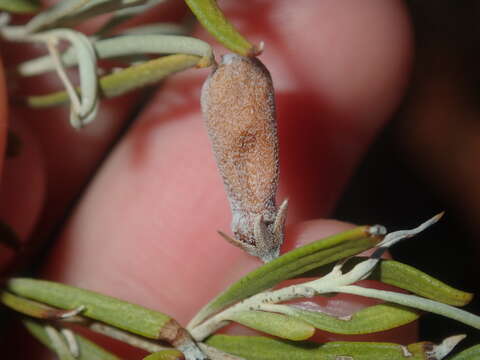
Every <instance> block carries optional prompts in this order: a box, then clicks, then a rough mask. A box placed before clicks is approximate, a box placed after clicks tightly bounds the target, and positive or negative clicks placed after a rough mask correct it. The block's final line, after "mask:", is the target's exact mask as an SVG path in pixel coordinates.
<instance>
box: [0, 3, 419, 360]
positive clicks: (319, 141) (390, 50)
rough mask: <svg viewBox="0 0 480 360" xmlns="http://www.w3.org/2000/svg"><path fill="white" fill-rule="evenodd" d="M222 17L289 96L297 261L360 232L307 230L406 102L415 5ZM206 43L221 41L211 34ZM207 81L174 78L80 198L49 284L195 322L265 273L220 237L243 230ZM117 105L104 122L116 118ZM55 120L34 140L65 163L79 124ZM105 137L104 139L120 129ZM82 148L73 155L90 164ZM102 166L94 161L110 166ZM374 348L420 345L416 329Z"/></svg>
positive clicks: (287, 156)
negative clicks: (215, 143)
mask: <svg viewBox="0 0 480 360" xmlns="http://www.w3.org/2000/svg"><path fill="white" fill-rule="evenodd" d="M220 6H222V8H224V9H225V10H226V14H227V16H228V17H229V18H231V19H233V20H234V21H238V24H239V29H240V31H241V32H242V33H243V34H244V35H246V36H247V38H249V39H250V40H251V41H254V42H258V41H259V40H264V41H265V43H266V49H265V53H264V54H263V55H262V56H261V60H262V62H263V63H264V64H266V66H267V67H268V68H269V70H270V71H271V73H272V78H273V81H274V84H275V86H276V100H277V112H278V121H279V132H280V156H281V170H280V171H281V175H280V179H281V180H280V182H281V190H280V194H279V195H278V197H277V201H278V200H279V199H284V198H285V197H287V196H288V198H289V199H290V204H291V207H290V209H289V215H288V219H287V221H288V223H289V224H290V225H289V226H288V227H287V234H286V243H285V246H284V249H291V248H292V247H295V246H297V245H298V244H299V243H302V244H304V243H307V242H310V241H313V240H316V239H319V238H321V237H323V236H326V235H329V234H333V233H336V232H338V231H341V230H343V229H345V227H346V226H349V225H347V224H343V223H339V222H333V221H330V220H313V221H309V222H308V223H304V222H303V221H305V220H308V219H312V218H321V217H325V216H326V215H328V211H329V210H331V209H332V207H333V206H334V203H335V201H336V199H337V198H338V196H339V195H340V193H341V191H342V189H343V187H344V185H345V183H346V182H347V181H348V177H349V175H350V174H351V173H352V171H353V170H354V168H355V166H356V165H357V164H358V162H359V160H360V159H361V155H362V154H363V153H364V152H365V149H366V147H367V145H368V144H369V143H370V142H371V140H372V138H373V136H374V135H375V133H376V132H377V130H378V129H379V128H380V127H381V126H382V125H383V124H384V123H385V121H387V120H388V117H389V116H390V115H391V113H392V112H393V111H394V109H395V107H396V106H397V104H398V102H399V100H400V98H401V96H402V94H403V91H404V87H405V85H406V79H408V70H409V63H410V57H411V40H410V28H409V22H408V18H407V15H406V13H405V10H404V9H403V6H402V3H401V2H400V1H393V0H392V1H388V2H387V1H384V0H365V1H362V4H361V5H360V4H359V2H358V1H356V0H345V1H342V2H338V1H334V0H329V1H322V2H315V1H308V0H304V1H298V2H296V4H295V11H294V12H292V11H291V8H292V3H291V2H290V1H276V2H265V1H250V2H248V4H247V2H241V3H240V2H238V3H234V2H231V3H227V2H225V3H222V2H221V3H220ZM252 6H253V7H255V9H256V11H254V12H251V11H250V10H249V9H251V7H252ZM257 10H258V11H257ZM247 15H248V16H247ZM305 29H315V30H314V31H313V30H312V31H305ZM197 35H198V36H201V37H204V38H205V39H207V41H209V42H211V43H214V41H213V40H212V39H211V37H209V36H208V35H205V33H204V32H199V33H197ZM312 44H317V45H316V46H312ZM216 53H217V54H218V55H220V54H222V53H225V50H224V49H220V48H217V49H216ZM206 75H207V70H190V71H188V72H185V73H181V74H178V75H176V76H174V77H172V78H171V79H169V80H168V81H167V83H166V84H165V86H164V87H162V89H161V91H159V92H158V94H157V95H156V96H155V97H154V98H153V101H152V103H151V104H150V105H149V106H148V107H146V108H145V109H144V111H143V112H142V114H141V116H140V118H139V119H138V121H137V122H136V124H135V125H134V126H133V128H132V129H131V130H130V131H129V132H128V133H127V134H126V135H125V136H124V138H123V139H122V140H121V141H120V143H119V144H118V145H117V146H116V147H115V149H114V150H113V152H112V153H111V154H110V155H109V156H108V158H107V160H106V161H105V162H104V163H103V165H102V167H101V168H100V169H99V171H98V172H97V174H96V176H95V178H94V180H93V181H92V183H91V184H90V186H89V187H88V188H87V190H86V192H85V193H84V195H83V196H82V197H81V199H80V200H79V203H78V206H77V207H76V209H75V211H74V213H73V215H72V216H71V218H70V219H69V221H68V224H67V225H66V227H65V229H64V230H63V231H62V233H61V235H60V237H59V239H58V242H57V244H56V246H55V248H54V249H53V251H52V253H51V256H50V257H49V260H48V261H47V263H46V266H45V270H44V273H43V277H45V278H48V279H52V280H55V281H62V282H65V283H68V284H72V285H75V286H80V287H84V288H88V289H91V290H97V291H101V292H103V293H106V294H109V295H113V296H117V297H119V298H122V299H125V300H128V301H132V302H136V303H138V304H141V305H143V306H147V307H150V308H153V309H157V310H160V311H164V312H166V313H168V314H170V315H172V316H173V317H175V318H176V319H177V320H179V321H180V322H181V323H184V324H185V323H186V322H187V321H188V320H189V319H190V318H191V317H192V315H193V314H194V313H195V312H196V311H197V310H198V309H199V308H200V307H201V306H202V305H203V304H205V303H206V302H207V301H208V300H209V299H211V298H212V297H213V296H215V295H216V294H218V292H220V291H222V290H223V289H224V288H225V287H226V286H227V285H229V284H230V283H232V282H233V281H235V280H236V279H238V278H239V277H240V276H242V275H244V274H245V273H247V272H248V271H250V270H252V269H253V268H255V267H257V266H258V265H259V264H260V263H259V262H258V261H257V260H256V259H254V258H252V257H250V256H248V255H246V254H244V253H242V252H241V251H240V250H239V249H238V248H235V247H232V246H231V245H229V244H227V243H226V242H225V241H224V240H222V239H221V238H220V237H219V236H218V235H217V234H216V233H215V230H216V229H221V230H224V231H225V230H228V229H229V223H230V220H231V219H230V212H229V208H228V203H227V200H226V197H225V194H224V192H223V184H222V182H221V178H220V176H219V175H218V173H217V170H216V167H215V162H214V159H213V155H212V153H211V149H210V145H209V142H208V137H207V134H206V131H205V128H204V125H203V120H202V118H201V115H200V107H199V91H200V86H201V83H202V82H203V80H204V79H205V76H206ZM115 104H118V101H117V102H115V101H111V102H110V105H109V107H106V108H105V107H103V108H102V111H106V112H107V113H108V112H111V111H112V109H111V108H110V106H111V107H112V108H113V107H114V106H115ZM54 114H55V115H54V116H53V118H51V119H50V121H51V123H50V125H49V126H50V127H51V131H50V130H49V131H48V132H46V131H45V132H41V131H38V130H37V129H35V130H34V135H37V136H38V137H39V138H41V143H42V144H47V143H48V141H49V140H48V139H49V137H51V139H55V144H57V151H58V152H61V145H62V141H65V143H68V141H70V140H69V139H68V138H65V139H62V137H60V138H59V137H57V136H55V134H54V133H53V130H54V128H55V126H59V127H61V128H64V126H65V124H64V122H65V121H66V117H65V116H64V114H63V113H62V114H60V112H58V113H54ZM13 121H24V120H21V119H20V120H18V119H16V118H13ZM55 124H57V125H55ZM99 126H101V125H99ZM105 131H106V134H103V133H102V135H99V136H103V135H105V136H111V132H112V131H113V130H108V129H107V130H105ZM80 136H82V135H80ZM81 145H82V144H80V143H78V144H76V145H75V144H69V146H70V147H71V148H72V149H73V151H78V154H82V152H81V149H80V147H81ZM48 146H49V147H50V146H52V148H53V145H51V144H50V145H48ZM76 146H79V148H76ZM104 149H105V148H104V147H100V149H99V150H98V153H96V156H99V154H101V153H102V152H103V151H105V150H104ZM52 152H53V151H50V152H46V154H45V157H46V158H45V159H44V161H45V162H46V163H50V164H51V165H50V166H51V167H53V168H51V169H50V170H49V173H50V171H52V172H55V171H58V173H59V174H63V171H65V170H62V169H64V168H63V166H67V165H65V163H64V162H61V163H56V162H55V161H53V160H52V159H50V160H49V158H48V157H49V156H53V154H52ZM72 161H74V160H72ZM91 161H92V162H91V163H90V162H88V161H86V162H87V163H88V164H90V166H92V164H93V163H94V162H95V161H97V160H95V161H94V160H91ZM70 164H72V163H70ZM56 167H58V168H56ZM72 168H74V166H72ZM7 170H8V169H7ZM28 170H30V171H31V172H32V174H33V173H35V172H37V171H39V170H35V169H33V168H28V169H27V170H26V171H28ZM65 176H67V180H68V176H69V174H65ZM12 191H13V192H14V191H15V189H13V190H12ZM18 191H19V190H18ZM69 194H70V193H69ZM32 211H33V210H32ZM219 274H221V276H219ZM344 299H345V301H339V302H338V306H339V307H341V308H342V309H341V310H344V311H348V310H349V309H350V310H351V309H352V308H355V309H356V308H357V306H356V305H354V304H352V303H351V301H354V300H353V299H352V297H346V298H344ZM324 336H325V335H324ZM328 338H329V339H332V338H331V336H330V337H328ZM321 339H322V336H320V340H321ZM323 339H325V337H323ZM370 339H375V340H388V341H396V342H400V343H408V342H412V341H414V331H413V330H412V328H407V329H405V328H404V329H400V330H398V331H397V332H396V333H394V334H389V337H387V338H385V337H382V335H378V334H377V335H375V336H371V337H370ZM122 354H123V356H124V358H128V359H135V358H136V357H135V356H134V355H133V354H130V353H129V354H128V355H126V354H125V353H122ZM36 358H38V357H36Z"/></svg>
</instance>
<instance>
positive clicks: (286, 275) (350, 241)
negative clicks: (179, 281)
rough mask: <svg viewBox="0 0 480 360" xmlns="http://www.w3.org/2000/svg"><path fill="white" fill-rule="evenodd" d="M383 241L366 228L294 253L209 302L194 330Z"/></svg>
mask: <svg viewBox="0 0 480 360" xmlns="http://www.w3.org/2000/svg"><path fill="white" fill-rule="evenodd" d="M380 240H381V238H379V237H376V236H372V235H370V234H369V233H368V227H367V226H362V227H357V228H354V229H352V230H348V231H345V232H342V233H340V234H336V235H333V236H330V237H327V238H325V239H322V240H318V241H316V242H313V243H311V244H308V245H306V246H303V247H300V248H298V249H295V250H292V251H290V252H288V253H286V254H284V255H282V256H280V257H278V258H277V259H275V260H273V261H271V262H269V263H267V264H265V265H263V266H261V267H259V268H257V269H256V270H254V271H252V272H250V273H249V274H247V275H246V276H244V277H243V278H241V279H240V280H239V281H237V282H236V283H234V284H233V285H231V286H230V287H229V288H228V289H227V290H225V291H224V292H223V293H222V294H220V295H219V296H217V297H216V298H215V299H213V300H212V301H211V302H210V303H208V304H207V305H206V306H205V307H204V308H203V309H202V310H201V311H200V312H199V313H198V314H197V315H196V316H195V318H194V319H193V320H192V321H191V322H190V324H189V328H192V327H194V326H196V325H198V324H199V323H200V322H202V321H203V320H204V319H206V318H207V317H208V316H210V315H211V314H213V313H215V312H217V311H219V310H221V309H223V308H225V307H226V306H228V305H231V304H233V303H235V302H237V301H240V300H242V299H245V298H247V297H249V296H251V295H254V294H257V293H259V292H261V291H263V290H266V289H269V288H271V287H273V286H275V285H277V284H278V283H280V282H281V281H283V280H287V279H290V278H293V277H295V276H297V275H299V274H303V273H305V272H307V271H309V270H312V269H315V268H317V267H320V266H322V265H325V264H329V263H332V262H334V261H337V260H339V259H343V258H346V257H348V256H351V255H354V254H358V253H360V252H362V251H364V250H367V249H369V248H371V247H373V246H375V245H376V244H377V243H378V242H379V241H380Z"/></svg>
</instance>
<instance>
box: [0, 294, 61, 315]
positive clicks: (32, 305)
mask: <svg viewBox="0 0 480 360" xmlns="http://www.w3.org/2000/svg"><path fill="white" fill-rule="evenodd" d="M0 302H1V303H2V304H3V305H5V306H7V307H9V308H10V309H13V310H15V311H17V312H19V313H22V314H25V315H28V316H32V317H35V318H38V319H48V318H51V316H52V315H53V314H52V308H51V307H48V306H45V305H43V304H40V303H37V302H35V301H32V300H28V299H24V298H22V297H20V296H16V295H13V294H10V293H9V292H7V291H2V292H1V293H0Z"/></svg>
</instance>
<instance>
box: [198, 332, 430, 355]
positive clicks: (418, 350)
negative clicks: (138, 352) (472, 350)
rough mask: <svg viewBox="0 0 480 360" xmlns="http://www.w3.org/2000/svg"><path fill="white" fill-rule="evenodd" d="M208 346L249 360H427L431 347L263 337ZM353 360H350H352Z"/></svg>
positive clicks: (213, 341) (222, 339) (212, 341)
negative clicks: (318, 342) (319, 341)
mask: <svg viewBox="0 0 480 360" xmlns="http://www.w3.org/2000/svg"><path fill="white" fill-rule="evenodd" d="M206 343H207V344H208V345H210V346H213V347H216V348H218V349H220V350H222V351H225V352H227V353H230V354H233V355H237V356H240V357H243V358H245V359H247V360H292V359H295V360H311V359H319V360H337V359H339V358H341V357H344V358H341V359H349V360H350V358H352V359H354V360H373V359H375V360H427V359H428V357H427V355H426V351H428V349H431V348H432V344H431V343H416V344H411V345H408V346H402V345H398V344H392V343H374V342H340V341H339V342H329V343H325V344H316V343H313V342H307V341H303V342H291V341H287V340H277V339H272V338H266V337H260V336H229V335H214V336H212V337H210V338H209V339H208V340H207V341H206ZM349 357H350V358H349Z"/></svg>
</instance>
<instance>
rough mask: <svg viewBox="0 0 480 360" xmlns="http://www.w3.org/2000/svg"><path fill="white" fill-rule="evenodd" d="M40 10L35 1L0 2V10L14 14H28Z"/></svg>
mask: <svg viewBox="0 0 480 360" xmlns="http://www.w3.org/2000/svg"><path fill="white" fill-rule="evenodd" d="M39 9H40V3H39V2H38V1H37V0H0V10H1V11H7V12H10V13H14V14H30V13H33V12H35V11H38V10H39Z"/></svg>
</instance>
